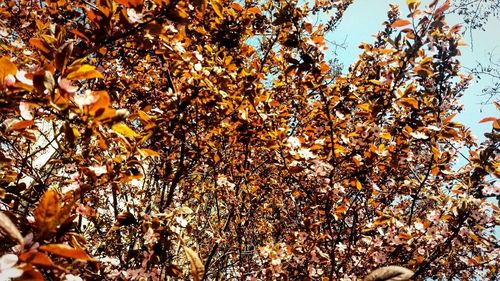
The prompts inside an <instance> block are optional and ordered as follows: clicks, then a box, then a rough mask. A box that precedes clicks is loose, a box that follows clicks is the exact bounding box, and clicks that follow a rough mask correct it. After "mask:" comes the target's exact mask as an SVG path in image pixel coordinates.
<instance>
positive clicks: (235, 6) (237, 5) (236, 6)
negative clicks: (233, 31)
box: [231, 2, 243, 12]
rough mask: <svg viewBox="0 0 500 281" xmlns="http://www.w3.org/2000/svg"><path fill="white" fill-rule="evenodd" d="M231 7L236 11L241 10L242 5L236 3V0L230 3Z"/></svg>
mask: <svg viewBox="0 0 500 281" xmlns="http://www.w3.org/2000/svg"><path fill="white" fill-rule="evenodd" d="M231 8H233V9H234V10H236V11H238V12H241V11H243V7H242V6H241V5H240V4H238V3H237V2H233V3H231Z"/></svg>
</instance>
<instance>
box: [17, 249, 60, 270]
mask: <svg viewBox="0 0 500 281" xmlns="http://www.w3.org/2000/svg"><path fill="white" fill-rule="evenodd" d="M19 259H20V260H21V261H24V262H27V263H31V264H34V265H38V266H43V267H53V266H54V264H53V263H52V260H51V259H50V258H49V256H47V255H46V254H44V253H41V252H26V253H22V254H21V255H20V256H19Z"/></svg>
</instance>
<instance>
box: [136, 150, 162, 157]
mask: <svg viewBox="0 0 500 281" xmlns="http://www.w3.org/2000/svg"><path fill="white" fill-rule="evenodd" d="M137 150H138V151H139V153H140V154H141V155H142V157H144V158H146V157H148V156H151V157H155V156H158V155H159V154H158V152H156V151H154V150H151V149H149V148H139V149H137Z"/></svg>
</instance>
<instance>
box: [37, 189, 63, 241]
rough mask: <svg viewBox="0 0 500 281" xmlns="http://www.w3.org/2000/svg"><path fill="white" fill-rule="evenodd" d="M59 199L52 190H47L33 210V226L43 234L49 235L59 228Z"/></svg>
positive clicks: (57, 194)
mask: <svg viewBox="0 0 500 281" xmlns="http://www.w3.org/2000/svg"><path fill="white" fill-rule="evenodd" d="M60 211H61V198H60V195H59V193H57V191H55V190H54V189H48V190H47V191H46V192H45V193H44V194H43V196H42V198H41V199H40V203H38V206H37V207H36V209H35V212H34V216H35V224H36V226H37V228H38V229H39V230H41V232H42V233H43V234H47V233H51V232H53V231H55V230H56V228H57V227H58V226H59V220H58V217H59V212H60Z"/></svg>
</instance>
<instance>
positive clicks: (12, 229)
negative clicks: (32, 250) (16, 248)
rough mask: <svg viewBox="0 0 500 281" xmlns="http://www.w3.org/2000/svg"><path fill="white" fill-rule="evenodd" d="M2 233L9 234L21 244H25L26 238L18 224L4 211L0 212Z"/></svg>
mask: <svg viewBox="0 0 500 281" xmlns="http://www.w3.org/2000/svg"><path fill="white" fill-rule="evenodd" d="M0 233H2V234H3V235H7V236H9V237H10V238H12V240H14V241H16V242H18V243H19V244H21V245H23V244H24V238H23V236H22V235H21V232H19V229H17V227H16V225H15V224H14V223H13V222H12V221H11V220H10V218H9V217H8V216H7V215H5V214H4V213H3V212H0Z"/></svg>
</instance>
